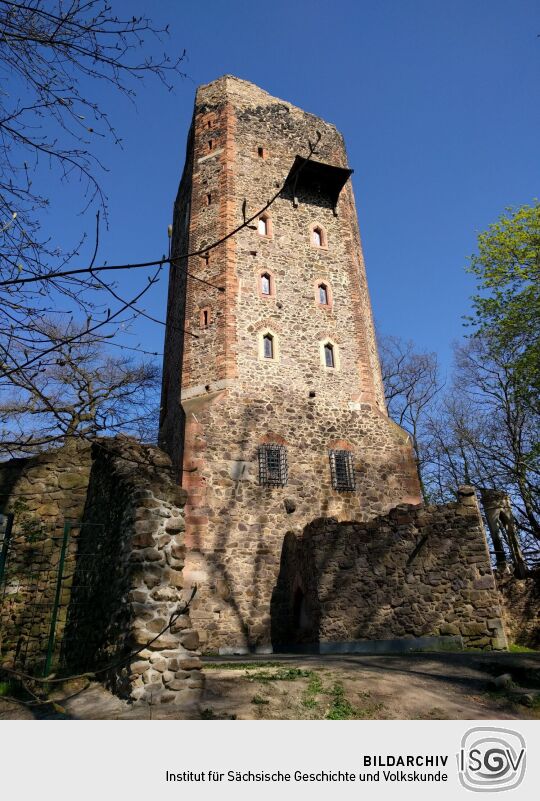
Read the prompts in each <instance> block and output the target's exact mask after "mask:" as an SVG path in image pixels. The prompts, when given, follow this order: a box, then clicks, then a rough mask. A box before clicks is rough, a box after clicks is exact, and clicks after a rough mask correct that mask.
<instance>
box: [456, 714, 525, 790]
mask: <svg viewBox="0 0 540 801" xmlns="http://www.w3.org/2000/svg"><path fill="white" fill-rule="evenodd" d="M525 751H526V749H525V740H524V738H523V737H522V735H521V734H520V733H519V732H517V731H512V729H498V728H494V727H489V728H488V727H485V726H478V727H476V728H474V729H469V730H468V731H467V732H466V733H465V734H464V735H463V737H462V739H461V748H460V751H459V753H458V755H457V759H458V771H459V780H460V782H461V784H462V785H463V787H466V788H467V790H474V791H476V792H480V793H481V792H490V793H493V792H498V791H502V790H512V789H513V788H514V787H517V786H518V784H521V782H522V781H523V777H524V775H525V763H526V752H525Z"/></svg>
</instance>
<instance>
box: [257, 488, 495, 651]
mask: <svg viewBox="0 0 540 801" xmlns="http://www.w3.org/2000/svg"><path fill="white" fill-rule="evenodd" d="M501 617H502V613H501V608H500V603H499V599H498V596H497V590H496V587H495V582H494V578H493V573H492V570H491V565H490V561H489V553H488V550H487V544H486V538H485V533H484V530H483V526H482V522H481V518H480V515H479V513H478V508H477V507H476V505H473V504H470V505H468V504H467V503H450V504H446V505H444V506H426V507H412V506H406V505H402V506H399V507H397V508H396V509H394V510H392V511H391V512H390V514H389V515H385V516H381V517H376V518H374V519H372V520H370V521H369V522H365V523H359V522H354V523H339V522H338V521H337V520H329V519H320V520H316V521H314V522H313V523H312V524H311V525H309V526H307V527H306V528H305V530H304V531H303V533H302V534H301V535H300V536H298V535H294V534H288V535H287V537H286V540H285V543H284V547H283V554H282V560H281V571H280V576H279V581H278V583H277V586H276V589H275V592H274V596H273V601H272V624H273V639H274V645H275V646H277V647H278V648H279V645H280V644H281V643H285V644H291V643H336V642H340V641H345V642H354V641H358V640H392V639H409V638H418V637H429V636H461V637H462V639H463V643H464V645H465V646H466V647H477V648H487V649H489V648H505V647H506V638H505V634H504V629H503V625H502V620H501Z"/></svg>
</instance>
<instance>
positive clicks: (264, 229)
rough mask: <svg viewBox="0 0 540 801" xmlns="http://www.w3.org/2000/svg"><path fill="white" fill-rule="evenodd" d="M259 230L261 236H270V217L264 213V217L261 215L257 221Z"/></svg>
mask: <svg viewBox="0 0 540 801" xmlns="http://www.w3.org/2000/svg"><path fill="white" fill-rule="evenodd" d="M257 231H258V232H259V234H260V235H261V236H268V234H269V222H268V217H267V216H266V215H265V214H263V215H262V217H259V222H258V223H257Z"/></svg>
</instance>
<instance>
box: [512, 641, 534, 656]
mask: <svg viewBox="0 0 540 801" xmlns="http://www.w3.org/2000/svg"><path fill="white" fill-rule="evenodd" d="M508 650H509V651H510V653H511V654H537V653H538V651H537V650H535V649H534V648H527V646H526V645H516V644H515V643H513V644H512V645H509V646H508Z"/></svg>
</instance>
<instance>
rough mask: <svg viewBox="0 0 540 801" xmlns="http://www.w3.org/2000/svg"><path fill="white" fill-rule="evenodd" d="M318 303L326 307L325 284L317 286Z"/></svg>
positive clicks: (326, 290)
mask: <svg viewBox="0 0 540 801" xmlns="http://www.w3.org/2000/svg"><path fill="white" fill-rule="evenodd" d="M319 303H320V304H321V305H322V306H328V287H327V286H326V284H319Z"/></svg>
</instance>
